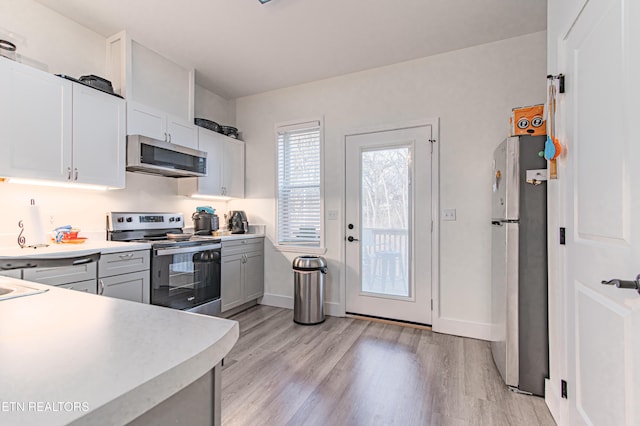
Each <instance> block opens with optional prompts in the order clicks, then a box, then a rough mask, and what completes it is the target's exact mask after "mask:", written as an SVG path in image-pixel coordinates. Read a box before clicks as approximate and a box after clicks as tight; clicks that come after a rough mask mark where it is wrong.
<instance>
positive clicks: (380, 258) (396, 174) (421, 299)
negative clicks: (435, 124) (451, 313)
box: [345, 125, 433, 324]
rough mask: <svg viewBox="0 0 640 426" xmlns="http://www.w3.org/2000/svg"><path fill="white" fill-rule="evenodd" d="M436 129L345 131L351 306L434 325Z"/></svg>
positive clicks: (350, 309) (365, 312) (353, 309)
mask: <svg viewBox="0 0 640 426" xmlns="http://www.w3.org/2000/svg"><path fill="white" fill-rule="evenodd" d="M432 132H433V129H432V126H430V125H425V126H418V127H412V128H402V129H396V130H389V131H380V132H373V133H363V134H357V135H349V136H347V137H346V140H345V142H346V146H345V149H346V155H345V158H346V209H345V210H346V211H345V218H346V229H345V244H346V249H345V251H346V265H347V273H346V279H347V281H346V311H347V313H351V314H360V315H368V316H374V317H380V318H389V319H395V320H402V321H409V322H415V323H421V324H431V256H432V253H431V240H432V183H431V159H432V152H431V150H432V146H431V142H430V140H432V139H433V135H432Z"/></svg>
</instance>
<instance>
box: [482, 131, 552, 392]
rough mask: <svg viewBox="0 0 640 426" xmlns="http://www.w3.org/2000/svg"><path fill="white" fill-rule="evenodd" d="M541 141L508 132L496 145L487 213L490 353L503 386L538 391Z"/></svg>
mask: <svg viewBox="0 0 640 426" xmlns="http://www.w3.org/2000/svg"><path fill="white" fill-rule="evenodd" d="M544 141H545V137H544V136H521V137H510V138H507V139H506V140H505V141H503V142H502V143H501V144H500V145H499V146H498V148H496V150H495V152H494V160H493V161H494V167H493V173H494V176H493V200H492V213H491V278H492V295H491V296H492V342H491V352H492V353H493V359H494V361H495V363H496V367H498V370H499V371H500V374H501V375H502V378H503V379H504V381H505V383H506V384H507V386H509V387H511V388H512V389H513V390H517V391H521V392H525V393H531V394H534V395H541V396H542V395H544V379H545V378H546V377H548V376H549V334H548V319H547V311H548V309H547V182H546V180H545V178H544V174H545V170H544V169H546V161H545V159H544V158H543V157H542V156H541V155H539V153H540V152H542V151H543V150H544ZM527 178H529V182H527Z"/></svg>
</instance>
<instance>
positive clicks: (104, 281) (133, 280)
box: [98, 250, 151, 303]
mask: <svg viewBox="0 0 640 426" xmlns="http://www.w3.org/2000/svg"><path fill="white" fill-rule="evenodd" d="M150 259H151V257H150V252H149V250H136V251H128V252H122V253H109V254H103V255H102V257H100V262H99V263H98V294H102V295H104V296H109V297H115V298H117V299H125V300H131V301H134V302H142V303H149V297H150V291H151V287H150V286H151V282H150V277H149V267H150V264H151V261H150Z"/></svg>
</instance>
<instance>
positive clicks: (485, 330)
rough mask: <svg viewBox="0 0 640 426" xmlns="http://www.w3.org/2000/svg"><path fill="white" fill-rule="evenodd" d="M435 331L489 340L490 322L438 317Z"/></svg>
mask: <svg viewBox="0 0 640 426" xmlns="http://www.w3.org/2000/svg"><path fill="white" fill-rule="evenodd" d="M437 324H438V328H437V330H436V329H434V330H433V331H435V332H437V333H444V334H453V335H454V336H462V337H471V338H473V339H480V340H491V324H488V323H483V322H473V321H464V320H459V319H454V318H445V317H440V318H438V322H437Z"/></svg>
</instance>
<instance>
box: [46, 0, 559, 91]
mask: <svg viewBox="0 0 640 426" xmlns="http://www.w3.org/2000/svg"><path fill="white" fill-rule="evenodd" d="M37 1H38V2H39V3H41V4H43V5H45V6H47V7H49V8H51V9H53V10H55V11H57V12H58V13H60V14H62V15H64V16H67V17H69V18H70V19H72V20H74V21H76V22H78V23H80V24H82V25H84V26H85V27H88V28H90V29H92V30H94V31H95V32H97V33H99V34H101V35H103V36H105V37H107V36H110V35H113V34H115V33H117V32H119V31H121V30H127V31H129V32H130V34H131V36H132V37H133V38H134V39H135V40H136V41H138V42H139V43H141V44H143V45H145V46H147V47H149V48H151V49H153V50H155V51H157V52H158V53H161V54H163V55H164V56H166V57H168V58H170V59H172V60H173V61H174V62H177V63H180V64H182V65H183V66H186V67H193V68H195V69H196V83H197V84H199V85H201V86H204V87H206V88H207V89H209V90H211V91H213V92H215V93H217V94H219V95H220V96H223V97H225V98H228V99H232V98H237V97H241V96H246V95H251V94H255V93H260V92H265V91H268V90H272V89H278V88H282V87H287V86H292V85H296V84H300V83H306V82H309V81H314V80H320V79H324V78H329V77H333V76H337V75H342V74H347V73H351V72H356V71H361V70H365V69H369V68H375V67H379V66H384V65H389V64H393V63H398V62H402V61H407V60H411V59H416V58H421V57H425V56H430V55H434V54H438V53H442V52H447V51H451V50H456V49H462V48H465V47H469V46H474V45H479V44H483V43H489V42H493V41H497V40H502V39H506V38H511V37H516V36H519V35H523V34H528V33H532V32H537V31H542V30H545V29H546V7H547V5H546V0H387V1H382V0H271V2H269V3H267V4H264V5H261V4H260V3H259V2H258V0H182V1H175V0H91V1H87V0H37Z"/></svg>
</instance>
